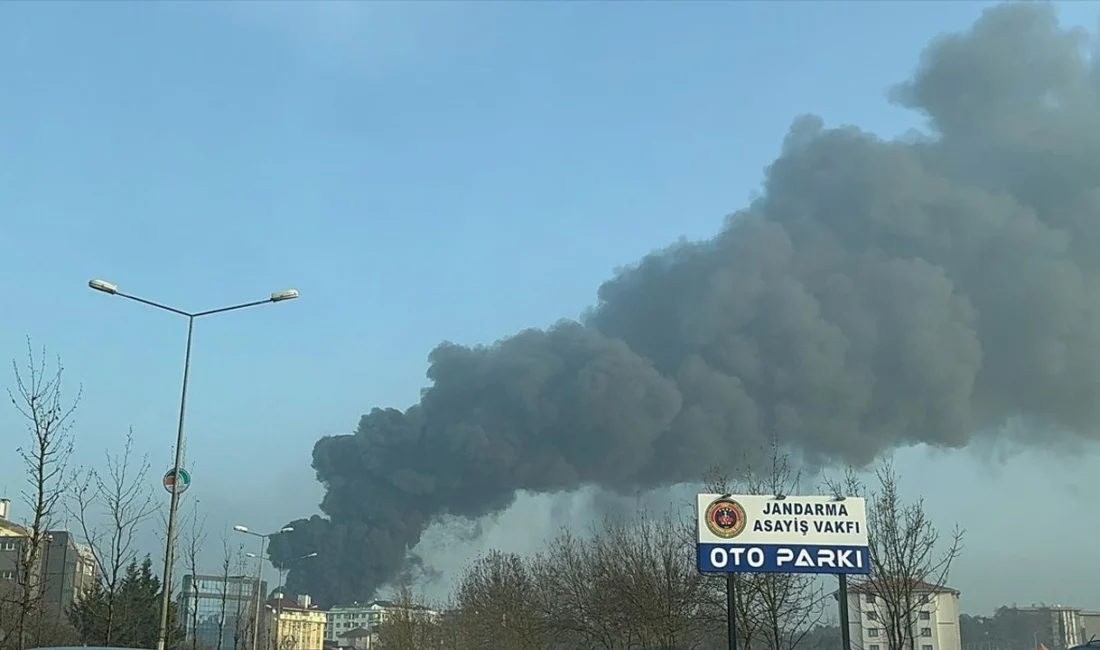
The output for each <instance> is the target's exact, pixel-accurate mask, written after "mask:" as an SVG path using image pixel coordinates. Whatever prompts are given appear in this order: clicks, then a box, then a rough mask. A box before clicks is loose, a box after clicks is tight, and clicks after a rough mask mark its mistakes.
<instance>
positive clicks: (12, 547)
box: [3, 542, 15, 551]
mask: <svg viewBox="0 0 1100 650" xmlns="http://www.w3.org/2000/svg"><path fill="white" fill-rule="evenodd" d="M3 548H4V550H5V551H14V550H15V542H4V545H3Z"/></svg>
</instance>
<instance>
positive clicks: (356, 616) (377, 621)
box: [325, 600, 439, 643]
mask: <svg viewBox="0 0 1100 650" xmlns="http://www.w3.org/2000/svg"><path fill="white" fill-rule="evenodd" d="M400 609H401V605H398V604H396V603H393V602H390V601H388V600H373V601H371V602H369V603H352V604H350V605H338V606H335V607H332V608H330V609H329V610H328V623H327V625H326V627H325V640H326V641H334V642H341V641H343V640H344V639H343V638H341V637H344V636H345V635H346V634H347V633H348V632H351V631H352V630H357V629H362V630H366V631H368V632H372V633H373V632H375V631H376V630H377V628H378V626H379V625H381V624H382V623H384V622H385V621H386V619H388V618H389V617H390V616H392V615H393V613H394V612H396V611H399V610H400ZM414 609H415V611H416V613H417V615H418V616H424V617H425V618H428V619H435V618H436V617H438V616H439V614H438V613H437V612H435V611H432V610H430V609H428V608H426V607H420V606H418V605H417V606H414ZM371 640H373V639H370V638H369V639H367V642H368V643H369V641H371Z"/></svg>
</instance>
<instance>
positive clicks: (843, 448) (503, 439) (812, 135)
mask: <svg viewBox="0 0 1100 650" xmlns="http://www.w3.org/2000/svg"><path fill="white" fill-rule="evenodd" d="M1090 44H1091V42H1090V41H1089V40H1088V39H1087V38H1085V37H1084V36H1083V35H1082V34H1079V33H1075V32H1069V31H1065V30H1062V29H1061V28H1060V27H1059V26H1058V24H1057V20H1056V18H1055V15H1054V12H1053V9H1052V8H1051V7H1049V6H1046V5H1041V4H1010V5H1003V6H999V7H997V8H995V9H992V10H989V11H987V12H986V13H985V14H984V15H983V16H982V18H981V19H980V20H979V21H978V22H977V23H976V24H975V25H974V26H973V28H972V29H971V30H970V31H969V32H968V33H966V34H962V35H953V36H949V37H944V38H940V39H938V40H936V41H935V42H934V43H932V44H931V45H930V46H929V47H928V49H927V50H926V52H925V53H924V55H923V57H922V59H921V62H920V65H919V66H918V69H917V70H916V72H915V73H914V75H913V77H912V79H911V80H910V81H908V82H906V83H904V84H902V85H900V86H899V87H898V88H896V89H895V93H894V97H895V101H897V102H898V103H900V104H902V105H903V106H906V107H908V108H911V109H913V110H916V111H920V112H921V113H922V114H924V115H925V116H926V117H927V118H928V124H929V129H928V131H929V135H928V137H927V138H926V139H924V140H923V141H918V142H914V141H912V139H910V140H907V141H904V142H903V141H887V140H882V139H879V138H877V137H875V136H873V135H870V134H868V133H865V132H862V131H860V130H859V129H858V128H855V127H844V128H836V129H826V128H824V127H823V126H822V123H821V120H819V119H817V118H814V117H804V118H800V119H798V120H797V121H796V122H795V124H794V125H793V126H792V128H791V130H790V133H789V135H788V136H787V138H786V140H785V142H784V143H783V147H782V151H781V153H780V156H779V158H778V159H777V160H776V161H775V162H774V163H773V164H772V165H771V166H770V167H769V168H768V170H767V175H766V180H765V183H764V188H763V192H762V195H761V198H760V199H758V200H756V201H754V202H753V203H752V204H751V205H750V206H749V207H747V208H746V209H744V210H742V211H740V212H738V213H736V214H734V215H732V216H731V217H729V218H728V220H727V222H726V224H725V227H724V228H723V230H722V231H721V232H719V233H718V234H717V235H716V236H715V237H714V238H713V239H711V240H708V241H703V242H697V243H681V244H677V245H674V246H671V247H669V248H668V249H666V250H663V251H660V252H657V253H654V254H652V255H650V256H648V257H646V258H645V259H644V260H642V261H641V262H640V263H639V264H638V265H637V266H635V267H633V268H631V269H629V270H626V271H623V272H621V273H619V274H618V275H617V276H616V277H614V278H613V279H611V280H610V281H608V282H607V283H605V284H604V285H603V286H602V287H600V290H599V302H598V305H597V306H596V307H595V308H594V309H593V310H592V312H591V313H590V314H589V315H588V316H587V317H586V318H585V319H584V321H583V323H581V322H575V321H562V322H560V323H558V324H557V325H555V326H553V327H551V328H549V329H547V330H535V329H532V330H527V331H524V332H520V333H519V334H516V335H515V336H513V337H511V338H508V339H504V340H502V341H500V342H498V343H496V344H494V345H492V346H488V347H465V346H461V345H455V344H450V343H445V344H443V345H441V346H439V347H438V348H436V349H435V350H434V351H433V352H432V353H431V355H430V357H429V360H430V368H429V370H428V378H429V379H430V381H431V385H430V387H429V388H427V389H426V390H425V391H424V393H423V396H422V398H421V401H420V403H419V404H417V405H415V406H413V407H412V408H410V409H409V410H407V411H405V412H401V411H399V410H395V409H374V410H372V411H371V412H370V413H369V414H367V415H365V416H363V418H362V419H361V420H360V422H359V427H358V429H357V431H356V432H355V434H354V435H345V436H332V437H327V438H324V439H322V440H320V441H318V442H317V445H316V447H315V448H314V452H313V466H314V468H315V469H316V470H317V477H318V479H319V480H320V481H322V482H323V483H324V484H325V486H326V488H327V490H328V492H327V494H326V496H325V498H324V501H323V503H322V504H321V508H322V510H323V511H324V512H325V514H326V515H327V518H324V519H323V518H320V517H314V518H313V519H310V520H302V521H296V522H292V525H293V526H295V528H296V529H297V532H296V533H294V534H293V535H288V536H286V537H287V539H284V540H281V541H280V542H278V543H274V544H272V548H271V551H272V555H273V557H274V558H275V559H276V561H278V560H280V559H285V558H288V557H291V556H292V554H293V553H297V552H299V551H300V552H309V551H312V550H313V549H318V548H323V550H324V553H323V555H322V556H320V557H319V558H318V560H319V562H318V565H320V567H323V570H320V571H316V569H317V568H318V567H317V565H311V572H310V573H309V574H308V575H307V574H301V573H296V574H293V576H292V584H294V585H296V586H297V587H298V588H300V589H303V590H305V591H308V592H309V593H311V594H313V595H314V596H315V597H316V598H317V599H318V600H319V601H321V602H324V603H332V602H335V601H348V600H352V599H363V598H365V597H369V596H370V595H371V594H372V593H373V592H374V591H375V589H376V588H377V587H379V586H380V585H383V584H385V583H386V582H387V581H389V580H390V579H392V578H393V577H394V576H395V575H396V574H397V573H398V571H399V569H400V567H401V566H402V563H403V561H404V559H405V557H406V553H407V551H408V550H409V549H410V548H412V547H415V546H416V544H417V542H418V541H419V539H420V535H421V533H422V532H423V531H424V529H425V527H426V526H427V525H429V524H430V523H431V522H432V521H433V519H435V518H437V517H439V516H440V515H443V514H452V515H460V516H468V517H479V516H482V515H485V514H487V513H492V512H496V511H499V510H501V509H503V508H506V507H508V505H509V504H510V503H512V501H513V499H514V497H515V495H516V492H517V490H529V491H534V492H550V491H563V490H572V489H574V488H577V487H578V486H581V485H585V484H594V485H598V486H601V487H604V488H607V489H609V490H616V491H622V492H626V493H632V492H635V491H637V490H639V489H642V490H644V489H647V488H653V487H658V486H665V485H669V484H672V483H676V482H682V481H695V480H699V479H700V478H701V473H702V471H703V469H704V468H706V467H708V466H711V465H713V464H714V463H715V462H721V461H724V460H731V461H732V460H733V459H735V458H737V457H738V455H739V454H743V453H744V450H746V449H758V448H761V447H763V446H765V445H766V444H767V440H768V438H769V432H771V431H776V432H780V435H781V436H782V439H783V440H784V442H787V443H790V444H791V445H793V446H796V447H797V448H798V449H800V450H801V451H802V452H803V453H804V454H805V455H806V457H807V459H808V460H810V461H811V462H821V463H829V462H851V463H857V464H858V463H865V462H868V461H870V460H872V459H873V458H874V457H875V456H876V455H877V454H879V453H880V452H883V451H885V450H889V449H891V448H895V447H898V446H902V445H907V444H912V443H926V444H930V445H935V446H941V447H960V446H963V445H966V444H967V443H968V441H969V440H970V439H971V438H972V437H974V436H976V435H981V434H982V432H988V431H991V430H995V429H996V428H998V427H999V426H1000V425H1002V424H1003V423H1005V421H1006V420H1008V419H1010V418H1022V419H1023V420H1024V421H1026V422H1028V423H1029V425H1030V426H1029V427H1028V428H1029V429H1031V430H1033V431H1037V432H1038V431H1044V432H1047V433H1046V434H1045V435H1050V432H1058V433H1062V434H1064V433H1070V434H1076V435H1077V436H1079V437H1081V438H1089V437H1096V435H1097V424H1098V422H1100V399H1097V395H1100V101H1098V99H1100V67H1098V66H1096V65H1094V64H1093V63H1092V62H1091V61H1090V58H1089V57H1088V56H1087V53H1086V52H1085V50H1086V49H1087V48H1088V46H1089V45H1090ZM1034 435H1035V437H1036V442H1041V441H1040V440H1039V439H1038V436H1039V434H1038V433H1036V434H1034ZM314 571H316V572H314Z"/></svg>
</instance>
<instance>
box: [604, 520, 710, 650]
mask: <svg viewBox="0 0 1100 650" xmlns="http://www.w3.org/2000/svg"><path fill="white" fill-rule="evenodd" d="M596 539H597V540H599V541H600V542H602V543H601V544H599V545H598V546H597V549H596V550H597V553H599V554H600V555H602V556H603V558H602V561H603V562H605V563H606V564H607V565H608V567H609V568H610V569H611V570H614V567H616V566H618V567H619V569H618V581H617V584H616V585H615V587H616V588H615V591H614V592H613V593H611V594H608V596H610V597H612V598H614V599H615V601H616V602H618V603H619V606H620V607H621V608H622V609H623V617H622V618H623V620H624V621H626V620H629V621H633V622H634V625H635V628H636V636H637V642H636V644H635V647H637V648H638V649H639V650H661V649H664V648H677V649H678V650H696V649H697V648H699V647H700V646H701V645H702V643H703V641H704V640H705V639H706V638H707V637H708V636H710V634H711V633H712V630H713V628H712V627H711V626H710V625H709V621H708V620H707V619H708V617H707V615H706V614H707V610H708V607H710V606H711V604H710V603H711V594H712V593H713V587H712V584H711V582H712V581H710V580H708V579H707V578H705V577H704V576H702V575H700V574H699V571H698V568H697V567H696V566H695V562H694V561H693V559H692V558H693V556H694V552H693V550H694V549H693V547H694V545H693V544H685V543H684V540H683V537H682V536H681V535H680V533H679V530H678V529H677V526H676V525H675V523H674V520H673V518H672V516H671V513H670V514H669V515H668V516H664V517H656V516H651V515H649V514H647V513H641V514H640V515H638V516H636V517H634V518H632V519H631V520H629V521H624V520H621V519H615V520H611V521H608V522H607V523H606V524H605V526H604V531H603V534H602V535H600V536H599V537H597V538H596ZM625 558H629V562H628V563H627V564H626V565H625V566H624V564H623V560H624V559H625Z"/></svg>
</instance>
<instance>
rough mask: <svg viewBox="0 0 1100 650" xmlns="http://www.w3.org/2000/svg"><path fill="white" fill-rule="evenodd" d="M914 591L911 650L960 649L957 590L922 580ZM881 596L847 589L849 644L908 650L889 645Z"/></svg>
mask: <svg viewBox="0 0 1100 650" xmlns="http://www.w3.org/2000/svg"><path fill="white" fill-rule="evenodd" d="M915 591H916V596H917V599H918V603H919V604H918V610H917V612H916V615H915V616H914V619H915V620H914V621H913V639H914V640H915V646H916V648H915V650H962V638H961V637H960V634H959V591H958V590H957V589H952V588H950V587H941V586H936V585H929V584H922V585H921V586H920V587H919V588H918V589H916V590H915ZM885 617H886V613H885V611H884V608H883V607H882V603H881V599H880V598H878V597H876V596H875V595H874V594H872V593H869V590H867V589H861V588H860V586H859V585H858V584H856V585H852V587H851V588H850V589H849V590H848V626H849V632H850V634H851V638H852V647H853V648H856V649H859V650H908V649H907V648H902V649H897V648H893V649H892V648H890V647H889V641H888V640H887V636H886V630H885V629H884V627H883V623H882V621H883V619H884V618H885Z"/></svg>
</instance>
